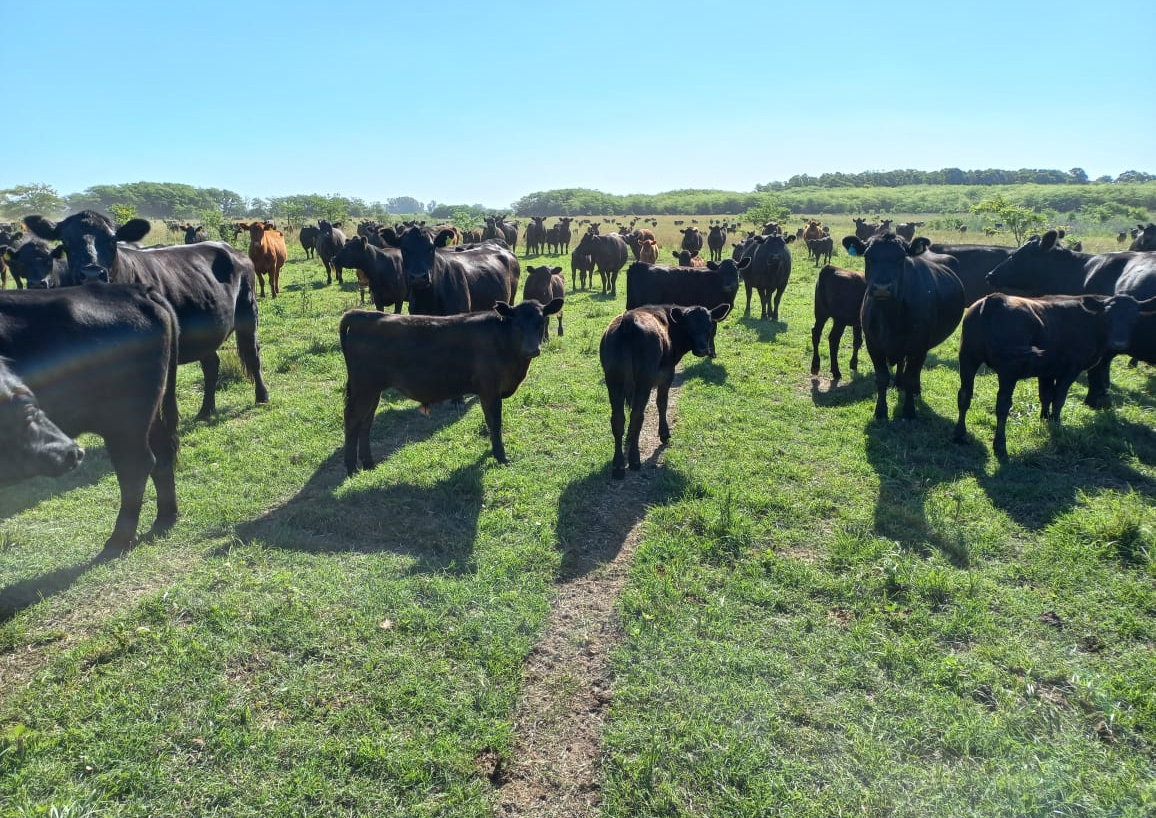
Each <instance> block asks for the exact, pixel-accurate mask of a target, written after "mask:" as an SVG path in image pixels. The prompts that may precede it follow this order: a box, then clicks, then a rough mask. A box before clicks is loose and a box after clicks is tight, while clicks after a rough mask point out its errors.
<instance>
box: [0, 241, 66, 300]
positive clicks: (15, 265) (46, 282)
mask: <svg viewBox="0 0 1156 818" xmlns="http://www.w3.org/2000/svg"><path fill="white" fill-rule="evenodd" d="M16 236H17V241H18V242H19V243H17V244H15V245H0V258H3V259H4V261H6V262H7V263H8V267H9V269H10V270H11V271H12V279H13V281H15V282H16V289H18V290H22V289H24V287H25V286H27V287H28V289H30V290H47V289H51V288H52V287H62V286H65V285H67V284H69V283H71V282H70V281H69V280H68V262H66V261H64V259H62V258H61V256H62V255H63V253H62V252H61V251H60V250H58V249H57V250H54V249H52V248H51V247H49V246H48V245H47V244H45V243H44V242H42V241H40V239H37V238H34V237H32V236H28V237H22V236H21V234H20V233H17V234H16ZM20 238H23V240H22V241H20Z"/></svg>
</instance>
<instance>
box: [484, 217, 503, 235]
mask: <svg viewBox="0 0 1156 818" xmlns="http://www.w3.org/2000/svg"><path fill="white" fill-rule="evenodd" d="M483 221H485V223H486V226H485V227H483V228H482V237H481V238H480V239H479V241H485V240H486V239H502V240H503V241H504V240H505V238H506V234H505V232H504V231H503V230H502V228H501V225H500V224H499V222H498V217H497V216H486V217H485V219H484V220H483Z"/></svg>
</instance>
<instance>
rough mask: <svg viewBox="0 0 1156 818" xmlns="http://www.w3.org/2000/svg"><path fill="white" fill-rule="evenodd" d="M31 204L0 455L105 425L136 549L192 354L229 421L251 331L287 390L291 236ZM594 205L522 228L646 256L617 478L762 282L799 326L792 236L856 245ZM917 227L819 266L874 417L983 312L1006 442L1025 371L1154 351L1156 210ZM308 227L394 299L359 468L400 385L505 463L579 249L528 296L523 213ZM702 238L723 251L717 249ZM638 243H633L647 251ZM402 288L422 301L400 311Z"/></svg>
mask: <svg viewBox="0 0 1156 818" xmlns="http://www.w3.org/2000/svg"><path fill="white" fill-rule="evenodd" d="M24 221H25V225H26V228H27V230H28V231H29V232H30V233H31V234H32V235H33V237H34V238H29V239H27V240H25V241H24V242H23V243H21V244H20V245H19V246H18V247H8V248H7V249H6V251H5V252H4V256H5V258H6V259H7V261H8V264H9V266H10V267H11V270H12V272H13V275H14V276H16V275H19V276H20V280H22V281H23V282H25V283H26V284H27V287H28V290H29V291H27V292H23V293H8V292H4V293H0V441H2V442H3V444H4V446H3V450H2V451H3V454H2V455H0V463H2V465H3V467H4V473H5V475H6V479H7V480H9V481H12V480H18V479H23V478H25V477H29V476H33V475H37V474H44V475H59V474H61V473H63V472H65V471H68V470H70V469H72V468H75V467H76V466H78V465H79V464H80V462H81V461H82V459H83V456H84V452H83V450H82V449H81V448H80V447H79V446H77V445H76V444H75V443H74V442H73V441H72V438H74V437H75V436H76V435H78V434H80V433H83V432H92V433H95V434H98V435H100V436H101V437H103V438H104V440H105V444H106V448H107V450H108V453H109V457H110V459H111V461H112V464H113V467H114V470H115V472H116V476H117V480H118V483H119V485H120V491H121V504H120V511H119V513H118V516H117V520H116V523H115V526H114V528H113V531H112V534H111V535H110V537H109V539H108V541H107V543H106V547H109V548H124V547H127V546H130V545H131V544H132V543H133V542H135V540H136V537H137V527H138V523H139V518H140V514H141V506H142V502H143V496H144V490H145V485H146V482H147V481H148V479H149V478H150V477H151V479H152V481H153V484H154V486H155V488H156V497H157V516H156V520H155V522H154V524H153V527H152V528H153V531H157V532H160V531H164V530H166V529H167V528H169V527H170V526H171V525H172V524H173V522H174V521H175V519H176V517H177V498H176V489H175V480H174V473H173V472H174V463H175V457H176V452H177V448H178V445H179V443H178V437H177V401H176V394H175V393H176V367H177V366H178V365H179V364H183V363H192V362H194V361H195V362H198V363H200V365H201V370H202V372H203V375H204V397H203V399H202V403H201V407H200V411H199V412H198V415H197V417H198V418H206V417H208V416H209V415H211V414H212V413H213V412H214V411H215V392H216V383H217V378H218V369H219V358H218V353H217V351H218V349H219V348H220V346H221V345H222V344H223V343H224V342H225V341H226V340H227V339H228V337H229V336H230V335H233V336H235V338H236V343H237V350H238V353H239V357H240V360H241V363H242V365H243V367H244V369H245V372H246V374H247V375H249V377H250V378H251V379H252V381H253V384H254V389H255V400H256V402H258V403H263V402H266V401H267V400H268V399H269V392H268V389H267V387H266V385H265V382H264V380H263V377H262V372H261V359H260V347H259V344H258V340H257V332H258V310H257V299H258V297H259V295H260V296H264V295H265V279H266V278H268V284H269V297H270V298H275V297H276V296H277V295H278V294H279V292H280V272H281V269H282V267H283V265H284V264H285V259H286V255H287V253H286V245H285V237H284V235H283V234H282V233H281V232H280V231H278V230H277V229H276V228H274V227H273V226H272V225H271V224H269V223H265V222H252V223H243V224H242V223H238V225H237V226H238V228H239V229H243V230H244V231H247V232H248V233H249V237H250V243H249V250H248V254H247V255H245V254H242V253H241V252H239V251H237V250H236V249H234V248H233V247H232V246H230V245H229V244H227V243H224V242H213V241H200V240H198V239H197V237H196V236H195V235H192V236H190V238H189V241H188V243H186V244H181V245H156V246H153V247H147V248H142V247H140V246H139V242H140V241H141V239H143V238H144V237H145V235H146V234H147V233H148V231H149V224H148V222H146V221H144V220H142V219H132V220H130V221H128V222H127V223H125V224H124V225H121V226H116V225H114V224H113V223H112V221H111V220H109V219H108V218H107V217H105V216H103V215H102V214H99V213H95V212H92V211H84V212H81V213H77V214H74V215H72V216H69V217H68V218H66V219H63V220H61V221H60V222H53V221H50V220H48V219H45V218H43V217H40V216H28V217H27V218H26V219H25V220H24ZM572 221H573V220H572V219H569V218H565V219H562V220H560V222H559V224H558V225H555V226H554V227H547V226H545V225H544V223H543V220H542V219H538V218H535V219H532V220H531V223H530V224H529V225H528V226H527V229H526V231H525V235H524V237H523V239H524V246H525V248H526V252H527V255H529V254H532V253H541V252H545V251H547V250H549V251H550V252H553V253H555V254H559V255H561V254H564V253H572V255H571V260H572V262H573V263H572V266H571V286H572V287H575V288H578V287H579V286H580V287H581V288H585V287H587V286H588V285H589V286H591V287H593V286H594V283H593V281H594V279H593V277H594V273H595V272H597V273H598V274H599V276H600V278H601V284H602V292H603V293H604V294H605V295H606V296H608V297H614V296H616V294H617V282H618V276H619V274H620V272H621V271H622V270H623V268H625V279H626V280H625V287H626V304H625V307H626V309H625V311H624V312H623V313H621V314H620V315H617V316H615V317H614V318H613V319H612V320H611V321H610V324H609V326H608V327H607V328H606V330H605V332H604V334H603V336H602V340H601V343H600V345H599V360H600V363H601V366H602V370H603V377H604V379H605V383H606V388H607V394H608V398H609V401H610V405H611V432H612V436H613V438H614V454H613V460H612V476H613V477H614V478H622V477H624V475H625V471H626V470H627V469H628V468H629V469H638V468H639V466H640V453H639V450H638V438H639V432H640V429H641V425H642V421H643V415H644V411H645V405H646V404H647V403H648V402H649V399H650V395H651V394H656V404H657V409H658V415H659V417H658V421H659V436H660V438H661V439H662V440H663V441H664V442H665V441H667V440H668V439H669V436H670V426H669V422H668V419H667V402H668V395H669V389H670V386H671V383H672V380H673V376H674V370H675V367H676V366H677V364H678V363H679V361H680V360H681V359H682V358H683V357H684V356H685V355H686V354H687V353H688V352H690V353H693V354H694V355H696V356H703V357H713V356H715V355H716V354H717V350H716V348H715V335H716V331H717V325H718V323H719V322H720V321H722V320H724V319H725V318H726V317H727V316H728V315H729V314H730V313H731V312H732V310H733V309H734V306H735V301H736V299H737V297H738V293H739V288H740V282H741V283H742V284H743V285H744V286H745V289H746V304H745V315H746V316H751V314H752V313H751V310H752V298H753V295H754V294H755V292H757V293H758V296H759V300H760V311H759V314H758V315H759V317H758V319H757V320H760V321H763V320H770V321H777V320H778V317H779V307H780V301H781V299H782V297H783V293H784V291H785V290H786V288H787V286H788V283H789V280H790V274H791V267H792V249H791V245H793V244H796V242H800V243H805V244H806V247H807V251H808V254H809V255H810V256H811V257H812V258H813V259H814V260H815V263H816V265H818V264H819V263H820V262H821V261H824V260H826V261H829V259H830V253H831V250H832V245H833V244H834V239H833V238H832V237H831V235H830V233H829V231H828V230H826V229H824V228H823V227H822V225H820V224H819V223H818V222H817V221H814V220H811V221H809V222H808V223H807V225H806V226H805V227H804V228H800V229H799V230H798V231H797V232H796V233H794V234H785V235H784V233H783V232H782V230H781V229H779V226H778V225H777V224H774V223H768V224H767V225H765V226H764V228H763V231H762V233H761V234H759V235H755V234H749V235H747V236H746V237H745V238H744V239H743V240H742V241H739V242H737V243H733V244H732V245H731V246H732V253H731V257H730V258H723V253H724V249H725V247H726V244H727V238H728V229H729V231H730V232H733V230H734V227H735V226H733V225H730V226H728V225H724V224H722V223H718V224H711V225H710V228H709V230H708V232H707V233H706V234H703V233H702V232H700V231H699V230H698V228H696V227H687V228H684V229H682V230H681V231H680V233H681V241H680V248H679V250H677V251H674V252H673V255H674V258H675V260H677V262H678V264H677V265H665V264H659V263H657V262H658V258H659V254H658V251H657V250H658V248H657V241H656V239H655V236H654V234H653V232H652V231H651V230H649V229H648V228H646V227H641V228H640V229H638V230H634V229H633V225H631V226H630V228H624V227H621V226H620V229H619V232H618V233H610V234H606V235H603V234H601V231H600V230H599V228H598V225H597V224H591V225H590V226H589V227H587V228H586V229H585V230H582V231H581V234H580V235H579V236H577V241H575V240H574V239H575V236H574V232H573V231H572V230H571V222H572ZM859 221H862V220H859ZM919 226H920V224H919V223H910V224H903V225H899V227H898V228H896V229H894V230H893V229H892V228H891V226H890V223H886V224H882V223H880V224H868V223H866V222H864V223H862V224H857V225H856V234H855V235H849V236H847V237H845V238H844V239H843V240H842V245H843V247H844V248H845V249H846V250H847V252H848V253H849V254H850V255H852V256H861V257H862V258H863V260H864V267H865V270H864V272H863V273H859V272H856V271H852V270H847V269H841V268H837V267H833V266H831V265H830V264H829V263H828V264H825V266H823V267H822V269H821V270H820V271H819V274H818V278H817V281H816V285H815V299H814V309H815V324H814V326H813V328H812V333H811V341H812V346H813V348H814V351H813V358H812V361H811V373H812V375H817V374H818V373H819V370H820V361H819V347H820V342H821V335H822V331H823V328H824V327H825V324H826V322H827V321H828V320H831V321H833V327H832V330H831V333H830V335H829V337H828V346H829V354H830V358H831V364H830V367H831V374H832V381H833V382H837V381H838V380H839V379H840V378H841V377H842V373H841V371H840V368H839V363H838V346H839V341H840V338H841V337H842V335H843V333H844V331H845V329H846V327H847V326H850V327H852V330H853V333H854V344H853V351H852V356H851V361H850V365H851V368H852V369H853V370H855V369H857V366H858V354H859V349H860V346H861V344H862V342H863V340H864V339H865V341H866V347H867V354H868V356H869V357H870V359H871V362H872V364H873V367H874V370H875V384H876V404H875V413H874V414H875V417H876V419H878V420H886V419H887V418H888V417H889V411H888V405H887V392H888V387H889V386H890V384H891V382H892V379H894V383H895V386H896V387H897V388H898V389H899V390H900V392H902V393H903V397H902V408H901V410H900V416H901V417H903V418H905V419H910V418H914V417H915V399H916V397H917V396H919V394H920V393H921V382H920V375H921V372H922V369H923V366H924V363H925V361H926V359H927V356H928V353H929V352H930V350H931V349H933V348H934V347H936V346H937V345H939V344H940V343H942V342H943V341H944V340H946V339H947V338H948V337H949V336H950V335H951V334H952V333H953V332H954V331H955V330H956V328H957V327H959V326H960V324H961V321H962V333H961V341H960V349H959V362H960V381H961V382H960V389H959V392H958V396H957V405H958V410H959V416H958V422H957V425H956V431H955V438H956V439H957V440H960V441H963V440H966V438H967V431H966V415H967V412H968V409H969V407H970V403H971V398H972V392H973V384H974V378H975V374H976V372H977V371H978V368H979V367H980V365H981V364H982V365H986V366H988V367H989V368H991V369H993V370H994V371H995V372H996V373H997V374H998V376H999V395H998V397H997V402H996V417H997V430H996V436H995V441H994V444H993V446H994V449H995V451H996V453H997V455H999V456H1001V457H1003V456H1006V442H1005V438H1006V433H1005V427H1006V420H1007V417H1008V413H1009V411H1010V408H1011V398H1012V392H1013V390H1014V387H1015V384H1016V382H1017V381H1019V380H1022V379H1026V378H1036V379H1037V380H1038V383H1039V393H1040V404H1041V416H1042V417H1044V418H1048V419H1051V420H1053V421H1059V418H1060V413H1061V411H1062V408H1063V405H1064V402H1065V399H1066V396H1067V393H1068V390H1069V389H1070V387H1071V385H1072V383H1073V382H1074V381H1075V379H1076V378H1077V377H1078V376H1079V374H1080V373H1081V372H1083V371H1088V373H1089V375H1088V381H1089V390H1088V397H1087V401H1086V402H1087V403H1088V404H1089V405H1093V406H1100V405H1103V404H1104V403H1105V401H1106V400H1107V397H1108V390H1109V387H1110V382H1109V367H1110V364H1111V361H1112V358H1113V357H1114V356H1115V355H1117V354H1127V355H1129V356H1131V357H1132V358H1133V359H1135V360H1141V361H1146V362H1149V363H1156V252H1154V251H1156V226H1153V225H1149V226H1148V227H1147V228H1144V227H1142V226H1141V228H1140V230H1139V231H1138V234H1137V237H1136V240H1135V242H1134V245H1133V247H1134V249H1130V250H1128V251H1122V252H1115V253H1102V254H1098V255H1092V254H1087V253H1082V252H1078V251H1075V250H1072V249H1069V248H1066V247H1064V246H1063V245H1062V243H1061V242H1059V241H1058V238H1059V235H1058V233H1057V232H1056V231H1049V232H1047V233H1045V234H1044V235H1042V236H1035V237H1032V238H1031V239H1029V240H1028V241H1027V242H1026V243H1025V244H1024V245H1023V246H1021V247H1019V248H1010V247H994V246H985V245H962V244H958V245H937V244H932V243H931V242H930V241H929V240H928V239H926V238H922V237H919V236H916V235H915V234H914V230H915V229H917V228H918V227H919ZM307 234H308V235H307ZM463 240H466V241H463ZM470 240H472V241H470ZM301 241H302V246H303V247H304V248H305V251H306V254H307V255H309V254H310V253H315V254H316V257H317V258H319V259H320V260H321V261H322V264H323V265H324V267H325V269H326V277H327V281H332V277H333V276H334V275H335V276H336V278H337V280H338V281H339V282H340V281H342V275H343V270H349V269H352V270H355V271H356V272H357V276H358V282H359V285H360V286H359V289H360V290H361V301H362V303H364V301H365V292H366V290H368V291H369V293H370V294H371V297H372V301H373V305H374V306H375V307H376V310H365V309H355V310H350V311H349V312H347V313H346V314H345V315H344V316H342V318H341V320H340V324H339V326H338V335H339V338H340V344H341V351H342V355H343V357H344V361H345V366H346V388H345V397H344V438H345V439H344V460H345V466H346V470H347V472H348V473H349V474H353V473H354V472H356V471H357V470H358V469H359V468H364V469H368V468H372V467H373V465H374V460H373V456H372V453H371V451H370V430H371V426H372V422H373V418H374V415H375V412H376V409H377V406H378V404H379V401H380V397H381V392H382V390H384V389H388V388H392V389H396V390H398V391H399V392H400V393H401V394H403V395H405V396H406V397H408V398H411V399H413V400H416V401H418V402H419V403H420V404H421V405H422V407H423V409H424V408H426V407H428V406H429V405H430V404H431V403H435V402H440V401H446V400H460V399H461V397H462V396H464V395H467V394H473V395H477V396H478V401H479V403H480V405H481V407H482V411H483V414H484V416H485V421H486V425H487V427H488V429H489V434H490V443H491V449H492V452H493V455H494V457H495V459H496V460H498V461H499V462H501V463H505V462H507V455H506V451H505V447H504V444H503V441H502V402H503V400H505V399H506V398H509V397H510V396H511V395H513V394H514V392H515V391H516V390H517V389H518V387H519V385H520V384H521V383H522V381H523V380H524V379H525V377H526V375H527V373H528V370H529V366H530V364H531V362H532V361H533V359H534V358H536V357H538V356H539V354H540V352H541V347H542V344H543V343H545V342H546V341H547V340H548V339H549V324H550V321H551V319H552V317H555V316H556V320H557V334H558V336H559V337H562V336H563V321H562V314H563V305H564V299H565V289H566V285H565V278H564V274H563V270H562V268H561V267H560V266H537V267H536V266H527V268H526V276H525V281H524V287H523V289H522V290H521V301H520V303H519V302H518V295H519V290H518V285H519V283H520V281H521V279H522V270H521V265H520V263H519V259H518V256H517V255H516V247H517V242H518V232H517V228H516V227H515V226H513V225H511V224H509V223H508V222H506V221H505V219H504V218H502V217H491V218H489V219H487V220H486V226H485V229H484V230H479V231H476V233H474V234H473V235H471V233H470V231H467V232H466V233H465V234H463V233H462V231H459V230H458V229H457V228H454V227H453V226H449V225H442V226H438V227H427V226H425V225H424V224H414V223H406V224H400V225H396V226H392V227H382V226H377V225H374V226H372V227H371V228H366V227H365V226H364V225H363V226H361V227H359V229H358V232H357V234H356V235H354V236H352V238H348V239H347V238H346V236H345V234H344V233H343V232H342V230H341V229H340V226H339V225H335V224H332V223H330V222H328V221H324V220H322V221H320V222H319V223H318V225H317V227H316V228H312V229H310V230H308V231H306V230H304V229H303V230H302V231H301ZM307 241H308V246H306V242H307ZM1146 242H1150V243H1151V246H1149V244H1146ZM50 243H56V246H55V247H52V246H51V245H50ZM704 246H705V247H706V248H707V249H708V250H709V255H710V259H709V261H708V260H703V259H702V258H701V256H700V255H699V254H700V251H701V250H702V249H703V247H704ZM571 247H573V250H572V251H571ZM631 254H633V255H634V258H635V260H634V261H633V263H630V264H629V265H628V261H629V258H630V255H631ZM70 285H71V286H70ZM84 285H87V286H84ZM403 303H406V304H408V305H409V311H408V314H402V304H403ZM387 308H392V311H388V312H387ZM892 372H894V375H892ZM627 405H629V406H630V422H629V426H627V423H626V406H627Z"/></svg>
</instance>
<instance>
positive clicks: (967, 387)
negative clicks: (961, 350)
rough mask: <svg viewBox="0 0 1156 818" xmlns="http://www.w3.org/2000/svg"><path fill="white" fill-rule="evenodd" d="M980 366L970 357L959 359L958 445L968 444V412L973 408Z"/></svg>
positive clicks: (957, 398)
mask: <svg viewBox="0 0 1156 818" xmlns="http://www.w3.org/2000/svg"><path fill="white" fill-rule="evenodd" d="M978 369H979V365H978V363H977V362H975V361H973V360H971V358H970V357H967V356H964V355H961V356H960V358H959V392H958V393H956V396H955V405H956V407H957V408H958V409H959V419H958V420H956V422H955V435H954V436H953V438H952V439H953V440H954V441H955V442H956V443H966V442H967V410H968V409H970V408H971V398H972V395H973V394H974V393H975V373H976V372H977V371H978Z"/></svg>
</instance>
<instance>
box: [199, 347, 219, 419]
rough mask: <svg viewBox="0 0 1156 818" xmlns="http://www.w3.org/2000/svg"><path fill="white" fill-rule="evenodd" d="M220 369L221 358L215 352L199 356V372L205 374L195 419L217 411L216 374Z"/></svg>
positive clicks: (203, 417)
mask: <svg viewBox="0 0 1156 818" xmlns="http://www.w3.org/2000/svg"><path fill="white" fill-rule="evenodd" d="M220 369H221V359H220V357H219V356H218V355H217V353H216V352H210V353H209V354H208V355H206V356H205V357H204V358H201V372H202V373H203V374H204V376H205V393H204V396H203V397H202V398H201V411H199V412H197V420H204V419H205V418H207V417H208V416H209V415H211V414H213V412H216V411H217V374H218V372H220Z"/></svg>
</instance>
